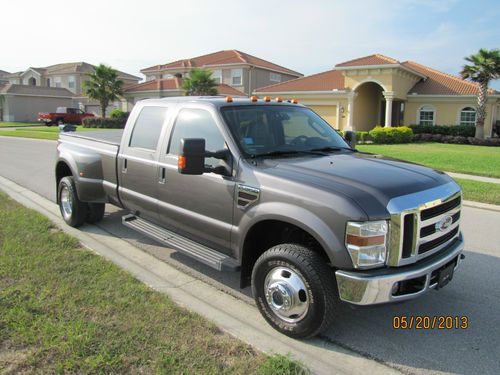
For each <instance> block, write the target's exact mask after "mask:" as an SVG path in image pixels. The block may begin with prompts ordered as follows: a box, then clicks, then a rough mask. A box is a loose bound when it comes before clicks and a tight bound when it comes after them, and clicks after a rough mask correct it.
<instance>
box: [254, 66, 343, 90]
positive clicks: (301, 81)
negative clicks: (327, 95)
mask: <svg viewBox="0 0 500 375" xmlns="http://www.w3.org/2000/svg"><path fill="white" fill-rule="evenodd" d="M335 89H336V90H343V89H344V76H343V75H342V72H340V71H338V70H329V71H326V72H322V73H317V74H313V75H310V76H307V77H302V78H297V79H294V80H291V81H286V82H281V83H276V84H274V85H270V86H266V87H260V88H259V89H257V90H255V91H256V92H287V91H331V90H335Z"/></svg>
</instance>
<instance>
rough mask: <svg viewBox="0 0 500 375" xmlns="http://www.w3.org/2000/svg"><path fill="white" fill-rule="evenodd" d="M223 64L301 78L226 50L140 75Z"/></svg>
mask: <svg viewBox="0 0 500 375" xmlns="http://www.w3.org/2000/svg"><path fill="white" fill-rule="evenodd" d="M225 64H249V65H255V66H260V67H263V68H267V69H271V70H276V71H278V72H281V73H285V74H291V75H295V76H298V77H300V76H302V74H301V73H298V72H296V71H294V70H291V69H288V68H285V67H283V66H280V65H277V64H274V63H272V62H270V61H267V60H264V59H261V58H258V57H255V56H252V55H249V54H248V53H244V52H241V51H237V50H227V51H218V52H214V53H209V54H207V55H202V56H198V57H194V58H192V59H183V60H177V61H173V62H170V63H167V64H163V65H155V66H151V67H149V68H145V69H142V70H141V72H142V73H151V72H156V71H159V70H169V69H183V68H187V69H189V68H201V67H204V66H213V65H215V66H216V65H225Z"/></svg>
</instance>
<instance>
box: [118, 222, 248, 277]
mask: <svg viewBox="0 0 500 375" xmlns="http://www.w3.org/2000/svg"><path fill="white" fill-rule="evenodd" d="M122 223H123V225H125V226H127V227H129V228H131V229H134V230H135V231H137V232H140V233H142V234H144V235H145V236H148V237H150V238H152V239H154V240H156V241H158V242H161V243H162V244H164V245H167V246H168V247H171V248H173V249H175V250H177V251H179V252H181V253H183V254H185V255H187V256H189V257H191V258H194V259H196V260H198V261H200V262H202V263H204V264H206V265H207V266H210V267H212V268H215V269H216V270H218V271H239V269H240V265H239V264H238V262H237V261H236V260H235V259H234V258H231V257H230V256H228V255H224V254H221V253H219V252H218V251H215V250H213V249H211V248H209V247H206V246H204V245H201V244H199V243H197V242H194V241H192V240H190V239H188V238H186V237H183V236H181V235H179V234H177V233H174V232H171V231H169V230H167V229H164V228H162V227H159V226H158V225H155V224H153V223H150V222H149V221H146V220H144V219H141V218H140V217H137V216H135V215H133V214H130V215H125V216H123V217H122Z"/></svg>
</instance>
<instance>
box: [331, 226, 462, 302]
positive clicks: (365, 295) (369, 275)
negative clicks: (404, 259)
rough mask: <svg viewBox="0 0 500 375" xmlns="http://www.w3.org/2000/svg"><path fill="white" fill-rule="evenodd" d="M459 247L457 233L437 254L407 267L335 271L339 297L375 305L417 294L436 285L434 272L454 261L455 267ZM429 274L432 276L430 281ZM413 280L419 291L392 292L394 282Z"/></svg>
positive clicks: (409, 281)
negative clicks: (364, 270) (453, 239)
mask: <svg viewBox="0 0 500 375" xmlns="http://www.w3.org/2000/svg"><path fill="white" fill-rule="evenodd" d="M463 249H464V241H463V238H462V235H460V237H459V238H458V239H457V240H455V241H454V242H453V243H452V244H450V246H449V248H448V249H446V250H445V251H443V252H442V254H440V255H439V256H437V257H431V258H430V259H427V260H424V261H421V262H419V263H417V264H413V265H411V266H406V267H401V268H389V269H385V270H373V271H371V272H369V271H366V272H352V271H342V270H338V271H336V272H335V276H336V278H337V285H338V288H339V295H340V299H341V300H343V301H346V302H350V303H353V304H356V305H375V304H379V303H387V302H396V301H403V300H407V299H411V298H415V297H418V296H419V295H421V294H423V293H425V292H427V291H428V290H429V289H434V288H435V287H436V286H437V282H435V275H433V272H434V271H436V270H438V269H439V268H441V267H443V266H445V265H447V264H448V263H450V262H453V261H455V260H456V265H455V270H456V269H457V267H458V265H459V263H460V260H461V256H460V254H461V253H462V251H463ZM431 276H433V277H432V280H431ZM424 278H425V281H424ZM413 281H415V282H416V281H418V282H417V285H421V287H420V288H418V289H419V290H416V291H415V292H410V293H405V294H401V295H395V294H394V293H393V287H394V285H395V284H396V283H401V282H406V283H412V282H413ZM431 281H432V282H431Z"/></svg>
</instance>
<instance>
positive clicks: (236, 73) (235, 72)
mask: <svg viewBox="0 0 500 375" xmlns="http://www.w3.org/2000/svg"><path fill="white" fill-rule="evenodd" d="M242 76H243V69H231V84H232V85H233V86H241V85H242V82H243V78H242Z"/></svg>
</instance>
